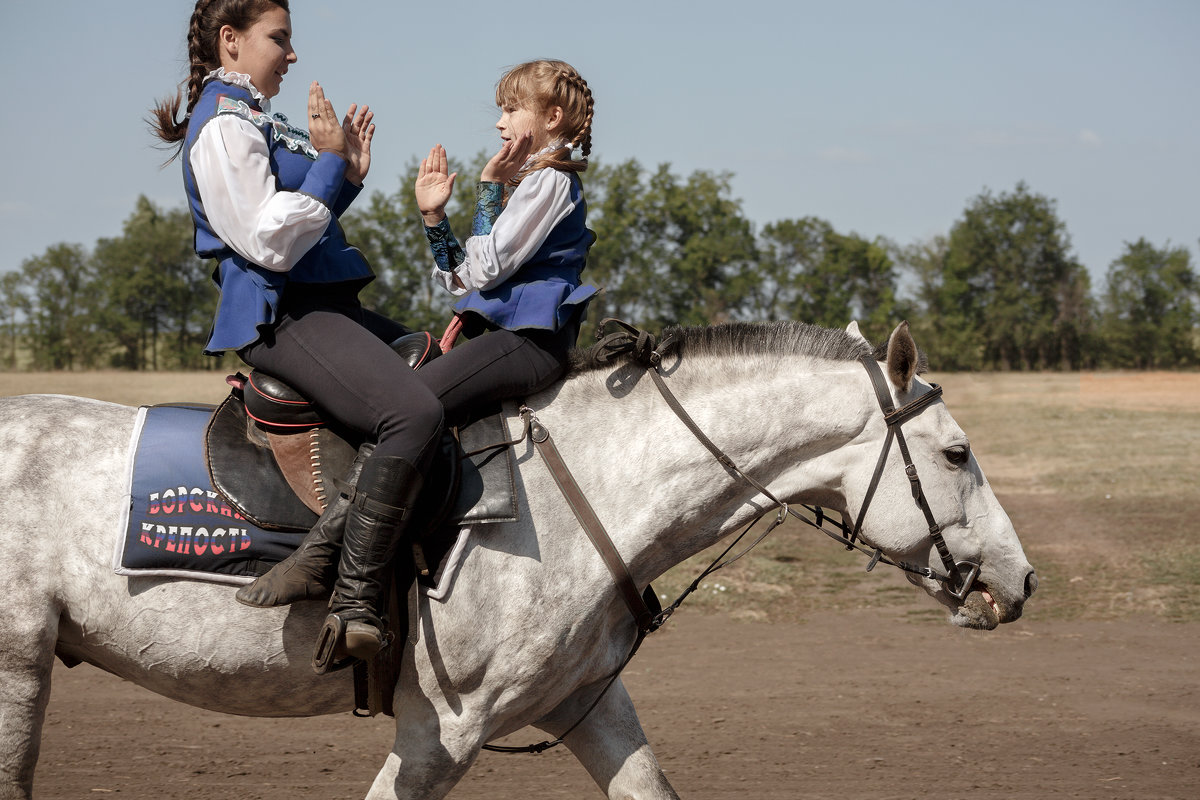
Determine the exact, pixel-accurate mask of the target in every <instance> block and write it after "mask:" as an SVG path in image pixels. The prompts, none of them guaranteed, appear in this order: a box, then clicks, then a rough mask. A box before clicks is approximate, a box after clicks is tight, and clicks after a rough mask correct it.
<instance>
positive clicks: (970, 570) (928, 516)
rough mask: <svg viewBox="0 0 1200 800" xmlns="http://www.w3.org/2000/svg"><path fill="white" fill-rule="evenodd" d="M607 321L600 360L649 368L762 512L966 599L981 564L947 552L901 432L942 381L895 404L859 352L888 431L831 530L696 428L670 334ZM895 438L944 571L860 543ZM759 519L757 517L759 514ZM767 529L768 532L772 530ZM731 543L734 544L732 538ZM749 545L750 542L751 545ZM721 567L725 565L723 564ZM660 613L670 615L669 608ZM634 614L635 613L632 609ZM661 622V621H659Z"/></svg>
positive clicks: (819, 513)
mask: <svg viewBox="0 0 1200 800" xmlns="http://www.w3.org/2000/svg"><path fill="white" fill-rule="evenodd" d="M608 323H613V324H615V325H617V326H618V327H619V328H620V329H621V330H618V331H617V332H616V333H612V334H608V335H606V336H601V337H600V338H599V343H598V344H597V346H596V351H597V352H598V353H600V354H601V355H598V356H597V360H598V361H599V362H601V363H604V362H608V361H611V360H613V358H614V357H616V356H617V355H619V354H626V353H627V354H630V355H631V356H632V358H633V360H634V361H636V362H637V363H639V364H641V365H643V366H644V367H646V369H647V371H648V372H649V373H650V377H651V378H652V379H653V380H654V385H655V386H656V387H657V388H658V391H659V394H661V395H662V397H663V399H664V400H665V401H666V403H667V405H668V406H669V407H670V408H671V410H672V411H673V412H675V415H676V416H677V417H679V419H680V420H681V421H682V422H683V424H684V425H686V426H687V428H688V430H690V431H691V432H692V435H693V436H695V437H696V439H697V440H698V441H699V442H700V443H701V444H702V445H704V447H705V448H706V449H707V450H708V451H709V452H710V453H712V454H713V457H714V458H716V459H717V461H718V462H720V464H721V465H722V466H723V467H725V469H727V470H728V471H730V472H732V473H733V474H735V475H737V476H738V477H739V478H741V480H742V481H744V482H745V483H747V484H749V485H750V486H751V487H752V488H753V489H755V490H756V491H757V492H758V493H759V494H761V495H763V496H764V497H766V498H767V499H768V500H770V501H771V502H772V503H774V506H773V507H772V508H770V509H767V510H766V511H764V512H763V513H764V515H765V514H766V513H769V512H770V511H772V510H775V509H779V510H780V521H782V516H783V514H784V513H787V514H790V515H791V516H793V517H795V518H796V519H798V520H800V521H801V522H803V523H805V524H807V525H810V526H812V527H815V528H817V529H818V530H821V531H822V532H824V533H826V534H828V535H830V536H833V537H834V538H835V539H837V540H839V541H840V542H841V543H842V544H843V545H845V546H846V549H848V550H859V551H860V552H863V553H866V554H868V555H869V556H870V562H869V564H868V566H867V571H868V572H870V571H871V570H873V569H874V568H875V566H876V565H877V564H880V563H883V564H887V565H889V566H894V567H896V568H898V569H900V570H903V571H904V572H909V573H912V574H915V575H919V576H921V577H923V578H929V579H932V580H935V581H937V582H939V583H941V584H942V587H943V589H944V590H945V591H946V593H947V594H949V595H950V596H951V597H954V598H955V599H957V600H963V599H965V598H966V596H967V594H968V593H969V592H970V591H971V587H972V586H973V585H974V583H975V579H976V578H977V577H978V576H979V565H978V564H975V563H973V562H970V561H957V560H955V559H954V557H953V556H952V555H951V554H950V548H949V547H948V546H947V545H946V540H945V539H944V538H943V537H942V526H941V525H939V524H938V522H937V520H936V519H935V518H934V515H933V511H932V509H930V507H929V501H928V500H927V499H926V497H925V493H924V492H923V491H922V489H921V480H920V478H919V477H918V476H917V468H916V465H915V464H913V461H912V456H911V455H910V454H909V450H908V443H907V442H906V441H905V439H904V431H903V429H902V426H903V424H904V423H905V422H906V421H908V420H909V419H912V418H913V417H915V416H917V415H918V414H920V413H921V412H922V411H924V410H925V409H926V408H928V407H929V406H931V405H933V403H934V401H936V400H939V399H941V396H942V387H941V386H939V385H937V384H936V383H935V384H930V386H931V389H930V391H928V392H926V393H925V394H923V395H921V396H920V397H918V398H916V399H914V400H913V401H912V402H910V403H908V404H907V405H904V406H902V407H900V408H896V405H895V403H893V402H892V394H891V390H890V389H889V387H888V384H887V381H886V380H885V379H884V377H883V371H882V370H880V369H879V363H878V362H877V361H876V360H875V359H874V357H872V356H871V355H870V354H864V355H862V356H859V359H858V361H859V363H861V364H862V365H863V367H864V368H865V369H866V371H867V375H868V376H869V377H870V379H871V386H872V388H873V389H874V390H875V398H876V400H877V401H878V402H879V408H880V410H881V411H883V419H884V422H885V423H886V424H887V435H886V437H885V438H884V440H883V448H882V450H881V451H880V453H879V459H878V460H877V461H876V462H875V472H874V474H873V475H872V476H871V482H870V484H869V485H868V487H867V491H866V494H865V495H864V496H863V502H862V506H860V507H859V510H858V516H857V517H856V518H855V522H854V527H853V528H851V529H849V530H847V526H846V524H845V522H844V521H842V522H837V523H834V522H833V521H832V520H831V521H830V522H831V524H835V525H837V526H838V528H839V531H838V532H837V533H833V532H830V531H829V530H826V529H825V528H824V526H823V522H824V519H825V516H824V511H823V510H822V509H820V508H817V507H814V506H803V507H804V508H806V509H807V510H808V511H809V513H811V514H813V515H814V517H815V521H814V520H810V519H808V518H806V517H804V516H803V515H801V514H800V513H798V512H797V511H796V509H795V508H794V507H792V506H791V505H789V504H788V503H785V502H784V501H782V500H780V499H779V498H777V497H776V496H775V495H774V494H772V493H771V492H770V490H768V489H767V488H766V487H765V486H763V485H762V484H761V483H759V482H758V481H756V480H755V479H754V478H752V477H750V476H749V475H747V474H746V473H745V472H743V471H742V470H741V468H740V467H738V466H737V464H735V463H734V462H733V460H732V459H731V458H729V456H728V455H726V454H725V453H724V452H722V450H721V449H720V448H719V447H717V445H716V444H714V443H713V441H712V440H711V439H709V438H708V436H706V435H705V434H704V432H703V431H702V430H700V427H699V426H698V425H697V424H696V422H695V420H693V419H692V418H691V416H690V415H689V414H688V413H687V411H686V410H685V409H684V408H683V406H682V404H680V402H679V400H678V399H677V398H676V397H675V395H674V393H672V392H671V389H670V387H668V386H667V384H666V380H665V379H664V378H663V376H662V371H661V366H662V351H663V350H665V349H666V348H667V345H669V344H670V343H671V339H670V338H668V339H667V340H665V341H664V342H663V343H662V344H661V345H659V346H657V347H656V346H655V340H654V337H653V336H651V335H650V334H649V333H647V332H645V331H642V330H639V329H637V328H635V327H633V326H632V325H629V324H628V323H625V322H622V321H621V320H618V319H612V318H609V319H605V320H602V321H601V323H600V330H601V331H603V330H604V327H605V325H607V324H608ZM893 439H894V440H895V441H896V444H897V445H898V446H899V449H900V454H901V456H902V458H903V459H904V473H905V475H906V476H907V477H908V480H909V485H910V487H911V489H912V496H913V500H914V501H915V502H916V504H917V506H918V507H919V508H920V509H921V512H922V513H923V514H924V516H925V521H926V523H927V524H928V526H929V539H930V541H931V542H932V544H933V546H934V548H935V549H936V550H937V552H938V556H939V557H940V559H941V561H942V565H943V567H944V568H945V572H940V571H938V570H936V569H933V568H932V567H929V566H921V565H917V564H911V563H908V562H904V561H893V560H891V559H890V558H888V557H887V556H885V555H884V554H883V551H881V550H880V549H879V548H873V549H872V548H866V547H863V546H862V545H860V544H859V539H860V534H861V532H862V525H863V520H864V519H865V517H866V514H867V509H868V508H869V507H870V505H871V500H872V499H873V498H874V496H875V491H876V489H877V488H878V486H879V481H880V479H881V478H882V477H883V470H884V466H885V465H886V463H887V457H888V452H889V451H890V449H891V446H892V440H893ZM759 518H761V516H760V517H759ZM778 524H779V523H778V522H777V523H776V525H778ZM774 527H775V526H774V525H773V526H772V529H773V528H774ZM767 532H768V533H769V532H770V530H768V531H767ZM765 535H766V534H765V533H764V534H763V536H765ZM763 536H760V537H759V538H758V540H757V541H756V542H755V544H757V543H758V541H761V540H762V538H763ZM739 538H740V537H739ZM734 544H736V541H735V543H734ZM751 547H753V545H751ZM726 552H728V551H726ZM741 555H744V552H743V553H741V554H739V555H738V556H737V557H738V558H740V557H741ZM722 557H723V556H722ZM733 560H736V559H731V560H730V561H728V562H725V563H726V564H727V563H732V561H733ZM721 566H724V564H722V565H721ZM705 574H708V572H707V571H706V573H705ZM664 613H665V614H666V615H667V616H669V615H670V610H668V611H667V612H664ZM634 616H635V617H637V616H638V614H637V613H635V614H634ZM659 624H661V622H660V623H659Z"/></svg>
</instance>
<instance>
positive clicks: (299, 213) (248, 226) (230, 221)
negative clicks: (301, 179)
mask: <svg viewBox="0 0 1200 800" xmlns="http://www.w3.org/2000/svg"><path fill="white" fill-rule="evenodd" d="M210 77H219V78H223V79H225V80H228V81H230V82H232V83H236V84H237V85H239V86H242V87H243V88H245V89H247V90H248V91H250V92H252V93H254V94H256V95H257V96H259V97H261V95H260V94H258V92H257V90H256V89H254V87H253V85H251V84H250V83H249V80H250V79H249V78H248V77H247V76H245V75H241V74H240V73H225V72H224V70H217V71H216V72H214V73H212V74H211V75H210ZM242 79H244V82H243V80H242ZM260 102H261V101H260ZM263 107H264V109H265V108H267V107H268V106H266V105H265V104H264V106H263ZM188 158H189V160H190V162H191V165H192V173H193V174H194V175H195V177H196V186H197V188H198V189H199V190H200V200H201V201H202V202H203V203H204V213H205V216H207V217H208V221H209V223H210V224H211V225H212V228H213V232H214V233H216V234H217V236H218V237H220V239H221V241H223V242H224V243H225V244H227V245H229V246H230V247H231V248H233V250H234V251H235V252H236V253H237V254H238V255H240V256H242V257H243V258H245V259H246V260H247V261H249V262H250V263H252V264H257V265H259V266H261V267H266V268H267V269H269V270H273V271H275V272H287V271H288V270H290V269H291V268H292V267H293V266H295V265H296V262H298V261H299V260H300V259H301V258H302V257H303V256H304V254H305V253H307V252H308V250H309V248H311V247H312V246H313V245H315V244H316V243H317V242H318V241H320V239H321V235H322V234H323V233H324V232H325V229H326V228H327V227H328V226H329V220H330V218H331V215H332V212H331V211H330V210H329V208H328V207H327V206H326V205H325V204H323V203H322V202H320V201H319V200H317V199H316V198H314V197H311V196H310V195H306V194H301V193H300V192H289V191H279V190H277V189H276V188H275V175H274V174H273V173H272V172H271V162H270V155H269V152H268V150H267V142H266V139H265V138H264V137H263V133H262V131H261V130H260V129H258V128H256V127H255V126H254V123H252V122H251V121H250V120H248V119H246V118H245V117H242V116H239V115H237V114H218V115H217V116H215V117H213V119H211V120H210V121H209V122H208V124H206V125H205V126H204V129H203V130H201V131H200V135H199V136H197V137H196V141H195V143H194V144H193V145H192V149H191V151H190V152H189V153H188Z"/></svg>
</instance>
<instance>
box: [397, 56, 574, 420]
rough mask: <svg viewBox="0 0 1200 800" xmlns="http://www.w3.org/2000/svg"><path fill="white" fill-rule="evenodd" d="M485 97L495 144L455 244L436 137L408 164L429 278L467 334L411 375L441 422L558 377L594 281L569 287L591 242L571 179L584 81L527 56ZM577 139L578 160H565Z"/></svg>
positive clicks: (449, 183)
mask: <svg viewBox="0 0 1200 800" xmlns="http://www.w3.org/2000/svg"><path fill="white" fill-rule="evenodd" d="M496 105H497V106H498V107H499V108H500V111H501V114H500V120H499V121H498V122H497V123H496V129H497V130H498V131H499V132H500V138H501V139H502V140H503V142H504V143H503V145H502V146H501V148H500V151H499V152H498V153H497V154H496V155H495V156H493V157H492V159H491V160H490V161H488V163H487V165H486V166H485V167H484V168H483V172H482V173H481V175H480V178H479V184H478V187H477V198H478V200H477V204H476V208H475V218H474V223H473V224H472V226H471V236H470V237H469V238H468V239H467V240H466V242H465V243H463V244H461V245H460V244H459V242H458V241H457V239H456V238H455V236H454V234H453V233H451V231H450V226H449V223H448V221H447V219H446V211H445V209H446V203H447V202H448V201H449V200H450V195H451V192H452V190H453V188H454V179H455V177H456V175H457V173H455V174H453V175H451V174H447V171H448V170H447V161H446V151H445V150H444V149H443V148H442V146H441V145H437V146H435V147H434V148H433V149H432V150H430V151H429V156H428V157H427V158H425V159H424V160H423V161H422V162H421V166H420V168H419V170H418V172H417V180H416V195H417V206H418V208H420V210H421V216H422V219H423V220H424V222H425V233H426V236H427V237H428V239H429V244H430V247H431V248H432V250H433V257H434V263H435V267H434V269H433V272H432V275H433V278H434V280H435V281H437V282H438V283H440V284H441V285H442V286H443V287H445V288H446V290H447V291H449V292H450V293H451V294H453V295H457V296H459V297H461V298H462V299H461V300H459V301H458V302H457V303H456V304H455V306H454V310H455V312H456V313H457V314H458V315H459V316H460V317H461V321H462V331H463V333H464V335H466V336H468V337H474V338H471V339H470V341H468V342H466V343H464V344H462V345H460V346H459V347H456V348H454V349H453V350H451V351H450V352H448V353H447V354H446V355H444V356H442V357H441V358H438V359H435V360H433V361H431V362H429V363H428V364H426V365H425V366H424V367H422V368H421V370H420V372H419V373H418V376H419V377H420V378H421V379H423V380H424V381H425V383H426V384H427V385H428V386H429V387H430V388H431V389H432V390H433V393H434V394H435V395H436V396H437V397H438V398H439V399H440V400H441V401H442V405H443V408H444V411H445V415H446V423H447V424H449V425H460V424H464V423H465V422H468V421H470V419H471V417H472V415H473V414H474V413H475V412H476V411H478V410H480V408H481V407H483V406H486V405H489V404H490V403H492V402H494V401H496V400H501V399H505V398H512V397H523V396H526V395H528V394H532V393H535V392H537V391H539V390H541V389H544V388H545V387H546V386H548V385H549V384H550V383H552V382H553V381H554V380H556V379H557V378H558V377H560V376H561V375H562V373H563V371H564V369H565V366H566V358H567V352H568V351H569V350H570V349H571V347H573V346H574V344H575V339H576V337H577V336H578V334H579V326H580V323H581V321H582V318H583V314H584V309H585V307H586V306H587V303H588V301H589V300H590V299H591V298H592V296H593V295H595V294H596V289H595V287H592V286H581V285H580V284H581V279H580V272H581V271H582V270H583V267H584V262H585V259H586V258H587V251H588V248H589V247H591V245H592V242H593V241H595V235H594V234H593V233H592V231H590V230H588V228H587V227H586V225H585V217H586V213H587V212H586V206H585V204H584V201H583V188H582V186H581V184H580V180H579V173H580V172H583V171H584V170H585V169H587V156H588V155H589V153H590V152H591V149H592V106H593V103H592V92H591V90H590V89H589V88H588V85H587V81H585V80H584V79H583V78H581V77H580V75H579V73H578V72H576V71H575V68H574V67H572V66H571V65H570V64H567V63H564V62H562V61H547V60H541V61H531V62H528V63H525V64H520V65H518V66H516V67H513V68H512V69H511V70H509V71H508V72H507V73H505V75H504V76H503V77H502V78H501V79H500V82H499V83H498V84H497V86H496ZM577 147H578V148H579V149H580V152H581V154H582V156H583V160H580V161H575V160H572V158H571V152H572V151H573V150H574V149H575V148H577ZM531 153H532V156H530V154H531ZM506 193H507V194H508V197H507V201H506V199H505V196H504V195H505V194H506ZM484 332H487V333H486V335H483V336H479V334H481V333H484Z"/></svg>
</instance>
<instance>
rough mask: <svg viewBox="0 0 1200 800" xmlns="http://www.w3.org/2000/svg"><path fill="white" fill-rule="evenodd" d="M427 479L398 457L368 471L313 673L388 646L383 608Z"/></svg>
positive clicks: (378, 460)
mask: <svg viewBox="0 0 1200 800" xmlns="http://www.w3.org/2000/svg"><path fill="white" fill-rule="evenodd" d="M423 482H424V479H423V477H422V475H421V473H420V471H418V470H417V468H416V467H414V466H413V465H412V464H410V463H409V462H408V461H406V460H404V459H403V458H398V457H396V456H377V457H374V458H371V459H368V460H367V462H366V464H364V465H363V471H362V476H361V477H360V479H359V483H358V490H357V491H356V492H355V495H354V499H353V500H352V501H351V507H350V512H349V514H348V515H347V517H346V529H345V534H344V536H343V539H342V557H341V561H340V562H339V564H338V578H337V582H336V583H335V584H334V587H333V596H332V597H330V599H329V608H330V614H329V616H328V617H327V618H326V619H325V626H324V627H323V628H322V630H321V633H320V635H319V636H318V639H317V647H316V650H315V651H314V652H313V670H314V671H315V672H316V673H317V674H318V675H322V674H324V673H325V672H328V671H330V670H331V669H340V668H341V667H344V666H348V665H349V664H350V663H351V662H353V661H354V660H355V659H359V660H363V661H366V660H369V659H371V658H374V657H375V655H376V654H377V653H378V652H379V651H380V650H382V649H383V648H384V646H386V645H387V644H388V635H387V631H386V628H385V626H384V623H383V620H382V619H381V615H380V610H379V609H380V605H381V603H382V602H383V601H384V599H385V592H386V589H387V587H388V585H389V583H390V576H391V574H392V569H393V565H392V557H393V556H394V555H395V554H396V550H397V548H398V547H399V545H400V543H401V542H402V541H403V540H404V534H405V532H406V529H407V527H408V522H409V520H410V519H411V517H412V510H413V506H415V505H416V501H417V497H418V496H419V495H420V493H421V486H422V484H423Z"/></svg>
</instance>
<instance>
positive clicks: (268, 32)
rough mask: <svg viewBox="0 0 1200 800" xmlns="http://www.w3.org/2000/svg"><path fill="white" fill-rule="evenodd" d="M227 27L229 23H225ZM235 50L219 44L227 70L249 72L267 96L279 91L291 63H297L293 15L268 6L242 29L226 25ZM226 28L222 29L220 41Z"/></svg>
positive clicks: (251, 80)
mask: <svg viewBox="0 0 1200 800" xmlns="http://www.w3.org/2000/svg"><path fill="white" fill-rule="evenodd" d="M227 27H228V26H227ZM229 31H230V33H231V36H232V38H231V39H229V42H231V43H235V53H230V52H229V51H228V49H227V47H228V45H226V48H222V53H221V63H222V66H224V67H225V68H226V69H227V70H232V71H233V72H241V73H244V74H246V75H249V76H250V82H251V83H253V84H254V88H255V89H258V90H259V91H260V92H262V93H263V95H264V96H266V97H268V98H270V97H274V96H275V95H277V94H279V86H280V84H282V83H283V76H284V75H285V74H286V73H287V71H288V66H289V65H290V64H295V63H296V51H295V50H293V49H292V17H291V15H290V14H288V12H286V11H284V10H283V9H282V8H280V7H279V6H271V7H270V8H269V9H267V10H266V11H264V12H263V13H262V15H261V16H260V17H259V18H258V19H257V20H255V21H254V23H253V24H252V25H251V26H250V27H249V28H247V29H246V30H244V31H236V30H234V29H233V28H229ZM224 34H225V30H224V29H222V35H223V39H222V43H223V44H225V42H226V40H225V39H224Z"/></svg>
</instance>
